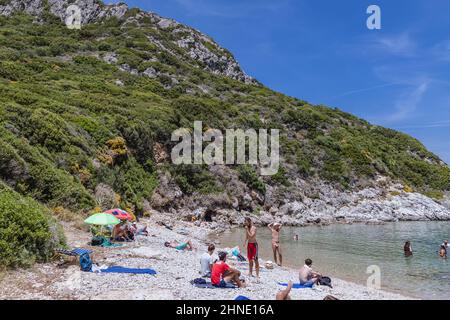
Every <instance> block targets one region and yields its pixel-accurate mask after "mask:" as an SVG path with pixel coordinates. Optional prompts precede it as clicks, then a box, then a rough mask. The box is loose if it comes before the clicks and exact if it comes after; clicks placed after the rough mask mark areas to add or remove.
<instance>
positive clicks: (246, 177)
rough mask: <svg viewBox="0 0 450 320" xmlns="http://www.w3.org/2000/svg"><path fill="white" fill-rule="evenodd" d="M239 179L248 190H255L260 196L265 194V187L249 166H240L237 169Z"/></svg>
mask: <svg viewBox="0 0 450 320" xmlns="http://www.w3.org/2000/svg"><path fill="white" fill-rule="evenodd" d="M238 172H239V179H240V180H241V181H242V182H244V183H245V184H246V185H247V186H248V187H249V188H250V189H252V190H256V191H258V192H260V193H262V194H265V193H266V185H265V184H264V182H262V181H261V180H260V179H259V176H258V174H257V173H256V171H255V169H253V167H252V166H250V165H241V166H239V167H238Z"/></svg>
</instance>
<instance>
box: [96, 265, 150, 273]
mask: <svg viewBox="0 0 450 320" xmlns="http://www.w3.org/2000/svg"><path fill="white" fill-rule="evenodd" d="M100 273H132V274H152V275H154V274H156V271H155V270H153V269H138V268H125V267H119V266H112V267H108V268H106V269H101V270H100Z"/></svg>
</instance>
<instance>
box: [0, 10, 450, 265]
mask: <svg viewBox="0 0 450 320" xmlns="http://www.w3.org/2000/svg"><path fill="white" fill-rule="evenodd" d="M131 14H132V12H131V11H130V13H129V15H131ZM45 17H46V18H45V19H46V20H45V21H44V22H45V23H43V24H33V23H32V21H33V18H32V17H30V16H26V15H23V14H17V15H14V16H12V17H2V16H0V179H1V180H2V181H3V182H4V183H5V184H7V185H8V186H10V187H11V188H12V189H14V190H15V191H16V192H17V193H15V192H13V191H11V190H10V189H5V188H2V190H0V195H1V198H0V206H1V210H0V212H1V214H0V221H4V219H5V212H19V211H20V212H21V213H24V215H25V212H29V213H30V219H31V218H33V217H38V218H37V219H36V220H37V221H41V222H40V223H41V224H40V225H33V226H32V227H30V228H31V229H30V230H35V229H33V228H43V229H45V228H44V227H45V223H46V222H45V221H47V219H46V218H45V215H44V214H43V213H40V212H44V211H45V209H43V207H41V206H40V205H37V204H36V202H34V201H33V200H31V199H30V198H20V201H18V203H17V204H16V203H14V202H15V200H14V199H19V197H21V196H19V194H20V195H24V196H29V197H32V198H33V199H35V200H37V201H39V202H41V203H43V204H45V205H47V206H48V207H50V208H55V207H64V208H67V209H69V210H72V211H74V212H88V211H89V210H91V209H93V208H94V207H95V206H97V205H98V203H97V202H96V199H95V197H94V190H95V188H96V186H98V185H99V184H105V185H108V186H110V187H111V189H112V190H114V192H115V194H116V196H117V199H119V201H118V202H119V204H120V205H121V206H122V207H124V208H128V209H130V210H134V211H136V212H139V211H141V210H142V206H143V205H142V204H143V201H144V200H145V199H149V198H150V197H151V195H152V193H153V191H154V189H155V188H156V187H157V186H158V170H167V171H169V172H171V174H172V176H173V177H174V180H175V181H176V183H177V184H178V185H179V186H180V188H181V190H182V191H183V192H185V193H186V194H191V193H193V192H196V191H197V192H202V193H210V192H222V191H223V190H224V189H225V191H226V186H223V185H221V183H220V181H216V178H215V176H214V175H213V174H211V173H210V172H209V169H208V167H207V166H182V167H177V168H174V167H173V166H171V165H170V164H169V163H166V165H165V166H157V165H156V163H155V154H154V146H155V143H159V144H161V145H162V146H163V147H164V148H165V149H166V150H170V149H171V147H172V146H173V143H172V142H171V141H170V135H171V132H172V131H173V130H175V129H177V128H180V127H188V128H190V127H192V126H193V121H194V120H202V121H203V123H204V126H207V127H212V128H217V129H226V128H242V129H246V128H255V129H258V128H267V127H269V128H279V129H281V132H282V138H281V141H282V148H281V151H282V157H283V162H282V168H281V171H280V173H279V174H277V175H276V176H273V177H259V176H258V174H257V170H255V168H252V167H250V166H243V167H242V166H241V167H239V166H238V167H236V168H235V169H236V170H237V171H236V172H237V174H238V176H239V178H240V179H241V180H242V181H243V182H244V183H246V184H247V185H248V186H249V187H250V188H251V189H253V190H255V191H257V192H259V193H261V194H263V193H264V192H265V190H266V184H272V185H283V186H285V187H289V185H290V183H289V177H293V176H301V177H302V178H304V179H311V180H312V179H319V178H320V179H323V180H325V181H328V182H329V183H332V184H335V185H336V186H337V187H340V188H356V187H358V186H364V185H367V184H369V183H371V181H373V180H374V177H376V176H377V175H383V176H388V177H391V178H392V179H394V180H398V181H401V182H403V183H405V184H407V185H408V186H409V187H411V188H413V189H414V190H417V191H420V192H424V193H428V194H430V195H433V196H434V197H440V196H441V195H442V192H443V191H445V190H449V189H450V185H449V178H450V169H449V168H448V166H446V165H444V164H443V163H442V162H441V160H440V159H439V158H438V157H437V156H435V155H434V154H432V153H430V152H429V151H427V150H426V148H425V147H424V146H423V145H422V144H421V143H420V142H419V141H417V140H415V139H413V138H411V137H409V136H407V135H405V134H402V133H400V132H396V131H393V130H389V129H385V128H382V127H378V126H373V125H371V124H369V123H367V122H366V121H364V120H361V119H358V118H356V117H354V116H352V115H350V114H347V113H345V112H342V111H340V110H338V109H331V108H328V107H325V106H313V105H310V104H308V103H307V102H305V101H301V100H298V99H294V98H291V97H287V96H285V95H282V94H279V93H276V92H273V91H271V90H270V89H268V88H266V87H264V86H261V85H258V84H244V83H243V82H240V81H236V80H232V79H229V78H227V77H224V76H219V75H213V74H212V73H210V72H207V71H205V70H204V68H203V67H204V66H203V65H202V63H201V62H199V61H196V60H194V59H189V58H183V59H180V58H179V56H178V55H176V54H177V53H180V54H181V53H182V51H183V49H182V48H180V47H179V46H177V45H176V44H175V41H176V40H177V39H178V38H179V37H181V36H182V35H180V33H172V32H171V30H170V28H169V29H165V30H162V29H158V28H155V27H154V26H153V25H151V22H150V21H144V22H145V23H144V24H141V26H137V25H136V24H133V23H127V24H123V23H122V22H121V21H119V20H117V19H109V20H107V21H103V22H102V23H96V24H90V25H87V26H84V27H83V28H82V29H81V30H69V29H68V28H66V27H65V26H64V25H62V24H61V22H60V21H59V20H57V19H56V18H55V17H53V16H51V15H46V16H45ZM149 37H151V38H153V39H158V41H160V42H161V43H163V44H164V46H165V47H169V48H170V49H171V50H172V52H173V53H174V54H171V53H169V52H167V51H164V50H160V49H159V48H158V46H157V45H155V43H153V42H151V41H149ZM204 45H205V46H208V45H209V47H211V50H215V47H213V46H211V45H210V44H208V43H204ZM108 53H115V54H116V55H117V59H118V61H117V63H112V64H109V63H106V62H105V61H104V59H103V57H104V56H105V55H106V54H108ZM227 54H229V53H227ZM123 64H127V65H128V66H129V67H130V68H132V69H136V70H137V71H138V72H143V71H144V70H146V69H148V68H153V69H154V70H156V71H157V76H155V77H153V78H150V77H145V76H142V75H137V74H132V73H130V72H126V71H121V70H119V66H120V65H123ZM10 206H11V208H15V210H13V211H11V210H10V209H8V208H9V207H10ZM20 206H22V207H20ZM33 206H36V208H37V209H33V208H32V207H33ZM5 210H10V211H5ZM27 210H28V211H27ZM8 217H9V216H8ZM15 218H17V217H15ZM23 219H25V220H24V221H21V222H20V223H19V226H24V224H23V223H29V220H27V218H25V217H24V218H23ZM21 223H22V224H21ZM2 227H3V226H2V225H0V228H2ZM8 228H10V227H8ZM24 229H25V230H28V227H24ZM0 234H2V235H1V236H0V247H1V248H2V250H1V251H0V255H2V256H1V257H2V260H7V261H10V260H11V259H13V257H12V251H11V249H10V247H8V246H11V244H8V243H7V242H5V241H6V240H7V241H9V239H8V238H5V236H4V235H3V232H1V233H0ZM49 238H50V235H49V234H48V233H46V232H45V231H39V230H37V231H36V237H31V240H30V241H31V244H28V243H22V244H19V243H16V244H15V245H17V246H18V248H23V249H19V250H22V251H21V252H22V253H23V255H26V256H27V259H25V260H26V261H28V260H31V258H33V259H34V258H36V259H38V260H40V259H45V258H46V256H45V254H43V253H42V252H41V251H39V250H40V249H39V250H37V249H36V248H40V245H39V246H35V244H36V243H40V244H43V245H44V247H48V246H49V245H50V244H49V243H48V241H49ZM5 239H6V240H5ZM11 241H12V242H11V243H12V244H14V243H15V242H14V241H15V240H14V239H12V240H11ZM8 248H9V249H8ZM36 250H37V251H36ZM4 255H6V256H5V257H4ZM9 264H12V265H15V264H17V262H16V261H14V260H11V262H9Z"/></svg>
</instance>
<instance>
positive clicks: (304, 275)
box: [298, 259, 322, 285]
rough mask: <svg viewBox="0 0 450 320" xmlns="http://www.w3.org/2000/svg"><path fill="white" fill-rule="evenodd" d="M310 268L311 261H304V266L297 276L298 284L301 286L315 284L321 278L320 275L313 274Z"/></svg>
mask: <svg viewBox="0 0 450 320" xmlns="http://www.w3.org/2000/svg"><path fill="white" fill-rule="evenodd" d="M311 266H312V260H311V259H306V260H305V265H304V266H303V267H301V268H300V272H299V275H298V276H299V280H300V284H302V285H309V284H317V282H318V281H319V280H320V278H321V277H322V275H321V274H320V273H317V272H314V271H313V270H312V268H311Z"/></svg>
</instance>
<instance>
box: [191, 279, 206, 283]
mask: <svg viewBox="0 0 450 320" xmlns="http://www.w3.org/2000/svg"><path fill="white" fill-rule="evenodd" d="M192 282H193V283H195V284H206V280H205V279H202V278H197V279H194V281H192Z"/></svg>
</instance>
